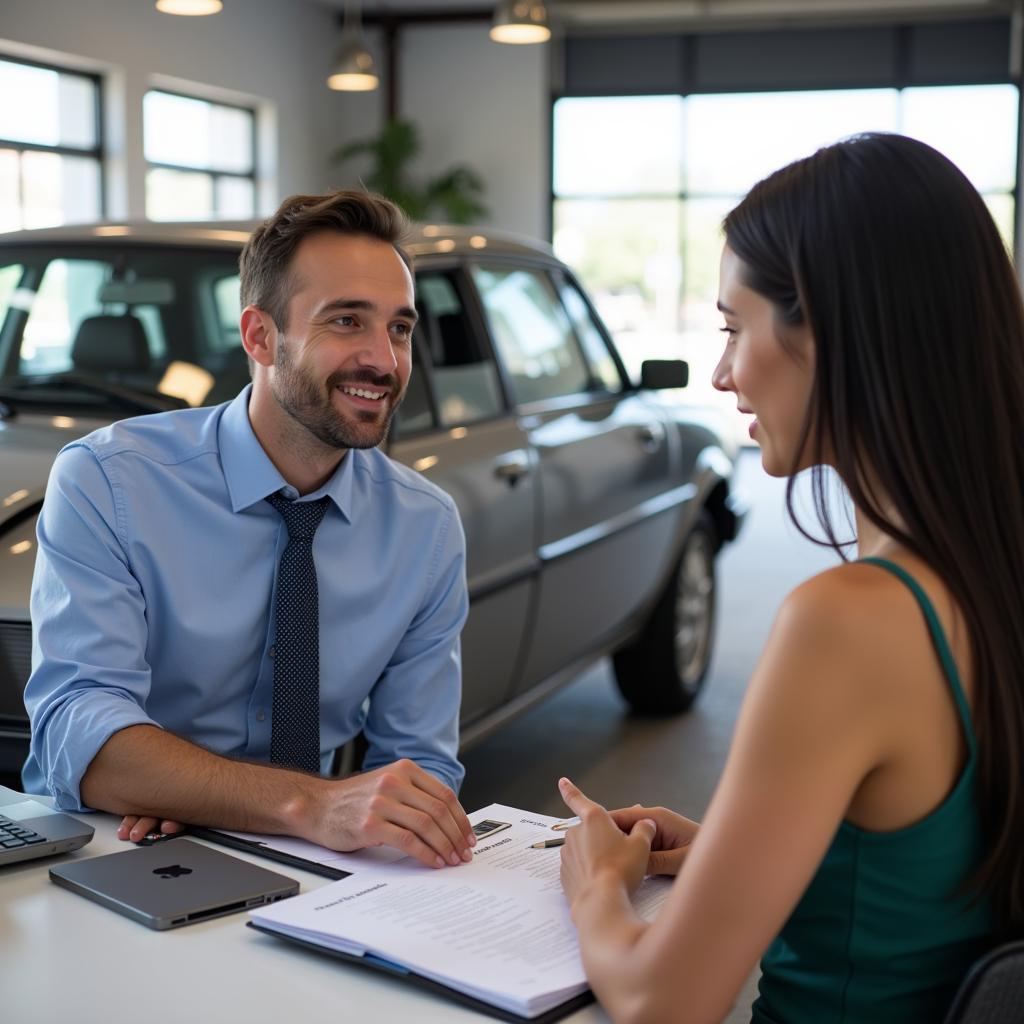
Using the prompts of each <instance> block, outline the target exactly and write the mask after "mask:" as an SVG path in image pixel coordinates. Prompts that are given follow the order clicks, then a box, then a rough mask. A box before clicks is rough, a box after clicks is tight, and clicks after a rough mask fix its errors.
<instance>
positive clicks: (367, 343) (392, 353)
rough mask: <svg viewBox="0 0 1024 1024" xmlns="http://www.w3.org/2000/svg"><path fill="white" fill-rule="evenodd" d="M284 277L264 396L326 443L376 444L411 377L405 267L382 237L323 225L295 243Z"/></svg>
mask: <svg viewBox="0 0 1024 1024" xmlns="http://www.w3.org/2000/svg"><path fill="white" fill-rule="evenodd" d="M289 281H290V284H291V296H290V298H289V300H288V322H287V324H286V325H285V327H284V330H283V331H280V332H279V333H278V337H277V349H276V356H275V360H274V366H273V370H272V372H271V375H270V390H271V393H272V394H273V396H274V398H275V399H276V401H277V403H278V405H279V406H280V407H281V408H282V409H283V410H284V411H285V412H286V413H287V414H288V415H289V416H290V417H291V418H292V419H293V420H295V421H296V422H297V423H299V424H301V425H302V426H304V427H305V428H306V429H307V430H308V431H309V432H310V433H311V434H313V435H314V436H315V437H316V438H317V439H318V440H319V441H321V442H322V443H323V444H325V445H327V446H328V447H330V448H372V447H373V446H374V445H377V444H380V442H381V441H382V440H383V439H384V436H385V435H386V433H387V429H388V425H389V424H390V422H391V417H392V416H393V415H394V412H395V409H397V408H398V405H399V403H400V402H401V401H402V398H403V397H404V395H405V389H406V387H407V386H408V383H409V373H410V369H411V361H412V329H413V325H414V324H415V322H416V312H415V309H414V300H413V284H412V276H411V275H410V273H409V270H408V268H407V267H406V266H405V264H404V263H403V262H402V259H401V257H400V256H399V255H398V253H397V252H396V251H395V249H394V247H393V246H391V245H389V244H387V243H386V242H381V241H378V240H377V239H372V238H365V237H361V236H355V237H354V236H349V235H340V234H336V233H334V232H330V231H324V232H321V233H319V234H316V235H311V236H310V237H309V238H307V239H305V240H304V241H303V242H302V243H301V244H300V245H299V247H298V249H297V250H296V251H295V256H294V257H293V259H292V264H291V268H290V270H289Z"/></svg>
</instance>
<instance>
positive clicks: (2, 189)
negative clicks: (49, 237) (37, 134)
mask: <svg viewBox="0 0 1024 1024" xmlns="http://www.w3.org/2000/svg"><path fill="white" fill-rule="evenodd" d="M20 181H21V162H20V160H19V159H18V154H17V153H16V152H15V151H14V150H13V149H0V231H17V230H18V229H19V228H20V227H22V221H21V185H20Z"/></svg>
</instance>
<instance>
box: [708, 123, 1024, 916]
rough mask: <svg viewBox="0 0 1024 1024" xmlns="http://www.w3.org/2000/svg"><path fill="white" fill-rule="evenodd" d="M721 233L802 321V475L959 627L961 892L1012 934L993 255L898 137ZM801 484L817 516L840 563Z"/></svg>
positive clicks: (1000, 374)
mask: <svg viewBox="0 0 1024 1024" xmlns="http://www.w3.org/2000/svg"><path fill="white" fill-rule="evenodd" d="M724 226H725V236H726V242H727V244H728V245H729V247H730V248H731V249H732V250H733V252H735V253H736V255H737V256H738V257H739V258H740V259H741V260H742V262H743V263H744V264H745V268H744V270H745V274H746V277H745V283H746V284H747V285H748V286H749V287H751V288H752V289H753V290H754V291H756V292H758V293H760V294H761V295H763V296H764V297H765V298H767V299H769V300H770V301H771V302H772V303H773V305H774V307H775V314H776V318H777V320H778V321H779V323H780V326H784V325H786V324H807V325H808V326H809V327H810V329H811V333H812V334H813V336H814V339H815V380H814V385H813V389H812V397H811V402H810V407H809V409H808V415H807V419H806V422H805V423H804V427H803V437H802V439H801V443H800V444H799V445H798V448H797V451H798V456H797V458H799V457H800V453H802V452H804V451H806V450H808V449H807V447H806V446H808V445H810V446H811V448H810V449H809V450H810V454H811V456H812V461H813V462H814V463H815V464H819V463H820V462H821V461H822V458H823V454H824V452H825V447H824V446H826V445H827V452H828V457H829V462H830V463H831V464H832V465H833V466H834V467H835V469H836V470H837V472H838V473H839V476H840V477H841V478H842V480H843V482H844V484H845V485H846V487H847V489H848V490H849V492H850V497H851V498H852V499H853V501H854V503H855V504H856V505H857V507H858V508H859V509H860V510H861V511H862V512H863V514H864V515H866V516H867V517H868V518H869V519H870V520H871V521H872V522H873V523H874V524H875V525H876V526H878V527H879V528H880V529H882V530H884V531H885V532H886V533H887V534H889V535H890V536H892V537H894V538H895V539H896V540H897V541H898V542H899V543H900V544H903V545H904V546H905V547H906V548H908V549H909V550H910V551H912V552H914V553H915V554H916V555H918V556H919V557H920V558H921V559H923V560H924V561H925V562H926V563H927V564H928V565H930V566H931V567H932V568H933V569H934V570H935V571H936V572H937V573H938V574H939V576H940V577H941V578H942V580H943V581H944V582H945V584H946V586H947V587H949V589H950V591H951V593H952V594H953V597H954V599H955V600H956V603H957V605H958V607H959V608H960V611H961V612H962V614H963V616H964V618H965V621H966V624H967V628H968V632H969V636H970V646H971V657H972V665H973V672H974V679H975V686H974V695H973V696H974V699H973V709H974V715H973V718H974V729H975V733H976V735H977V738H978V756H979V763H978V770H979V777H978V783H979V789H978V799H979V802H980V808H981V816H982V822H983V826H984V828H985V830H986V838H987V853H986V856H985V859H984V861H983V863H982V864H981V866H980V868H979V869H978V872H977V875H976V876H975V878H974V879H973V880H972V882H973V883H974V884H975V885H976V886H977V890H978V891H979V892H985V893H986V894H987V895H989V897H990V898H991V901H992V906H993V909H994V911H995V913H996V915H997V919H998V920H999V923H1000V924H1001V926H1002V927H1003V928H1005V929H1007V930H1013V931H1019V930H1020V929H1021V928H1022V927H1024V307H1022V304H1021V295H1020V290H1019V288H1018V284H1017V280H1016V277H1015V276H1014V271H1013V267H1012V265H1011V262H1010V259H1009V256H1008V254H1007V251H1006V247H1005V245H1004V244H1003V242H1002V240H1001V238H1000V236H999V233H998V231H997V229H996V226H995V224H994V223H993V220H992V217H991V215H990V214H989V212H988V209H987V208H986V206H985V204H984V202H983V201H982V199H981V197H980V196H979V195H978V193H977V192H976V191H975V190H974V188H973V187H972V186H971V184H970V183H969V182H968V181H967V179H966V178H965V177H964V176H963V174H962V173H961V172H960V171H959V170H958V169H957V168H956V167H955V166H954V165H953V164H952V163H951V162H950V161H949V160H947V159H946V158H945V157H944V156H942V155H941V154H940V153H938V152H937V151H936V150H934V149H932V148H931V147H930V146H926V145H925V144H924V143H921V142H916V141H914V140H912V139H908V138H904V137H902V136H899V135H884V134H869V135H859V136H856V137H854V138H851V139H847V140H844V141H843V142H840V143H837V144H836V145H834V146H829V147H827V148H825V149H821V150H819V151H818V152H817V153H815V154H814V155H813V156H810V157H808V158H806V159H804V160H799V161H797V162H796V163H793V164H790V165H789V166H788V167H784V168H783V169H782V170H780V171H777V172H776V173H775V174H772V175H771V176H770V177H768V178H766V179H765V180H764V181H762V182H760V183H759V184H758V185H756V186H755V187H754V189H753V190H752V191H751V192H750V194H749V195H748V196H747V197H746V199H744V200H743V202H742V203H741V204H740V205H739V206H738V207H736V209H735V210H733V211H732V213H730V214H729V216H728V217H726V219H725V225H724ZM784 335H785V331H784V330H783V331H780V340H782V339H783V338H784ZM783 343H784V342H783ZM796 468H797V467H796V464H794V467H793V469H794V472H795V470H796ZM814 472H815V479H814V494H815V507H816V510H817V514H818V518H819V520H820V523H821V525H822V527H823V528H824V530H825V534H826V537H827V538H828V540H827V543H829V544H831V545H832V546H833V547H835V548H836V549H837V550H839V549H840V547H841V546H842V543H843V542H842V541H841V540H840V539H839V538H838V537H837V536H836V532H835V529H834V527H833V524H832V522H831V519H830V516H829V509H828V501H827V491H826V486H825V478H824V473H823V471H822V469H821V467H820V465H817V468H816V469H815V471H814ZM792 495H793V480H792V478H791V479H790V483H789V487H788V489H787V495H786V502H787V508H788V511H789V514H790V516H791V518H793V520H794V522H796V524H797V526H798V528H800V529H801V531H802V532H804V533H805V535H807V536H809V534H807V532H806V530H804V528H803V527H801V526H800V523H799V522H798V521H797V518H796V516H795V514H794V509H793V500H792ZM883 501H884V502H886V503H887V504H885V505H883ZM811 539H812V540H813V539H814V538H813V537H812V538H811Z"/></svg>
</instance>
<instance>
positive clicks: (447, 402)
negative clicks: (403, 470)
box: [413, 274, 502, 427]
mask: <svg viewBox="0 0 1024 1024" xmlns="http://www.w3.org/2000/svg"><path fill="white" fill-rule="evenodd" d="M416 297H417V305H418V307H419V312H420V321H419V323H418V324H417V325H416V337H415V340H414V342H413V343H414V345H416V346H417V347H420V348H423V349H425V350H426V351H428V352H429V353H430V361H431V365H432V367H433V374H432V380H433V384H434V397H435V399H436V402H437V412H438V416H439V417H440V420H441V425H442V426H444V427H454V426H458V425H459V424H460V423H472V422H473V421H475V420H480V419H484V418H486V417H488V416H494V415H496V414H497V413H498V412H500V411H501V408H502V399H501V391H500V390H499V387H498V369H497V367H496V366H495V365H494V360H493V359H492V358H490V356H485V355H484V353H482V352H481V351H480V345H479V343H478V340H477V337H476V335H475V333H474V331H473V327H472V324H471V323H470V321H469V320H468V318H467V317H466V313H465V310H464V309H463V306H462V300H461V299H460V298H459V293H458V290H457V289H456V287H455V284H454V283H453V281H452V280H451V278H450V277H449V276H448V275H447V274H421V275H419V276H418V277H417V279H416Z"/></svg>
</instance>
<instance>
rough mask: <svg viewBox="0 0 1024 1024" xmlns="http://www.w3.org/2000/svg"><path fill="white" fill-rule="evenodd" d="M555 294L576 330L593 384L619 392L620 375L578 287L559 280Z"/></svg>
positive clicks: (620, 385)
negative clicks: (559, 297)
mask: <svg viewBox="0 0 1024 1024" xmlns="http://www.w3.org/2000/svg"><path fill="white" fill-rule="evenodd" d="M558 294H559V295H561V297H562V302H563V304H564V305H565V311H566V312H567V313H568V314H569V319H570V320H571V321H572V325H573V327H574V328H575V329H576V337H577V338H579V340H580V344H581V345H582V346H583V354H584V356H585V358H586V360H587V364H588V365H589V367H590V373H591V375H592V377H593V384H594V386H595V387H598V388H603V389H604V390H605V391H613V392H618V391H621V390H622V378H621V377H620V376H619V370H618V367H617V366H616V365H615V360H614V359H612V355H611V352H609V351H608V345H607V343H606V342H605V340H604V335H602V333H601V331H600V329H599V328H598V326H597V324H596V323H594V318H593V316H592V315H591V313H590V310H589V308H588V307H587V303H586V301H585V300H584V298H583V296H582V295H580V292H579V289H578V288H577V287H576V286H575V285H574V284H573V283H572V282H571V281H566V280H565V279H562V280H561V281H560V282H559V287H558Z"/></svg>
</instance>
